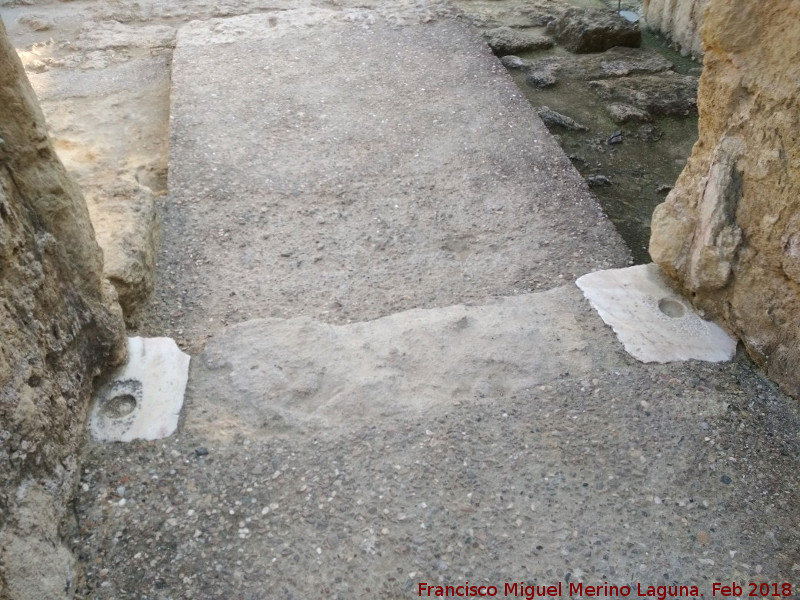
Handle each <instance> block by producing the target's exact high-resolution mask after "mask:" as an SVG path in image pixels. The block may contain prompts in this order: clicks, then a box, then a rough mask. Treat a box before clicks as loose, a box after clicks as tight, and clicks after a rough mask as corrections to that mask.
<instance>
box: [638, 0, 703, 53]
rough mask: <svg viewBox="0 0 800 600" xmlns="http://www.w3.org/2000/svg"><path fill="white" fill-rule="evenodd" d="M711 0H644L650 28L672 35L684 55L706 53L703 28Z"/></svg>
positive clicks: (645, 16) (644, 11)
mask: <svg viewBox="0 0 800 600" xmlns="http://www.w3.org/2000/svg"><path fill="white" fill-rule="evenodd" d="M707 6H708V0H644V1H643V3H642V10H643V14H644V19H645V22H646V23H647V27H649V28H650V29H652V30H653V31H658V32H660V33H663V34H664V35H666V36H667V37H669V38H670V39H671V40H672V41H674V42H675V43H676V44H677V45H678V47H679V48H680V50H681V52H682V53H683V54H688V55H691V56H694V57H696V58H697V57H700V56H702V55H703V48H702V41H701V35H700V30H701V27H702V26H703V13H704V12H705V9H706V7H707Z"/></svg>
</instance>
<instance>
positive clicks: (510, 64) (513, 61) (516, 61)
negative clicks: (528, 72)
mask: <svg viewBox="0 0 800 600" xmlns="http://www.w3.org/2000/svg"><path fill="white" fill-rule="evenodd" d="M500 62H501V63H503V66H504V67H505V68H506V69H524V68H525V67H527V66H528V65H529V63H528V61H527V60H523V59H521V58H520V57H519V56H514V55H513V54H507V55H506V56H504V57H503V58H501V59H500Z"/></svg>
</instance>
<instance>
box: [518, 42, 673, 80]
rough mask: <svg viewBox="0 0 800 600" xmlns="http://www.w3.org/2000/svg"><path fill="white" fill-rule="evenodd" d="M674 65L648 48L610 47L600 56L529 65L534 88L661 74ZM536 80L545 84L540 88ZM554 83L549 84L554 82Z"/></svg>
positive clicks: (559, 58) (549, 58)
mask: <svg viewBox="0 0 800 600" xmlns="http://www.w3.org/2000/svg"><path fill="white" fill-rule="evenodd" d="M673 68H674V65H673V64H672V63H671V62H670V61H668V60H667V59H666V58H664V57H663V56H662V55H661V54H659V53H658V52H656V51H655V50H651V49H649V48H645V49H638V48H611V49H610V50H606V51H605V52H602V53H599V54H588V55H580V56H547V57H544V58H540V59H537V60H534V61H531V62H530V69H531V77H532V79H533V81H532V82H531V85H534V87H547V85H553V83H555V82H556V78H557V79H558V80H562V81H563V80H578V81H588V80H592V79H612V78H616V77H626V76H629V75H645V74H652V73H661V72H663V71H669V70H671V69H673ZM536 81H541V82H543V85H537V83H536ZM551 81H552V83H549V82H551Z"/></svg>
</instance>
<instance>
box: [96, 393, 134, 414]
mask: <svg viewBox="0 0 800 600" xmlns="http://www.w3.org/2000/svg"><path fill="white" fill-rule="evenodd" d="M135 408H136V398H134V397H133V396H131V395H130V394H120V395H119V396H114V397H113V398H109V399H108V400H106V401H105V402H103V406H102V407H100V414H101V415H103V416H104V417H108V418H109V419H121V418H122V417H127V416H128V415H129V414H131V413H132V412H133V410H134V409H135Z"/></svg>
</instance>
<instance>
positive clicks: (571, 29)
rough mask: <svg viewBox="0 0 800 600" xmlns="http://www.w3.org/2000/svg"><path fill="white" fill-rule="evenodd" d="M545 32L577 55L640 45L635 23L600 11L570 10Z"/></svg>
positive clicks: (639, 34)
mask: <svg viewBox="0 0 800 600" xmlns="http://www.w3.org/2000/svg"><path fill="white" fill-rule="evenodd" d="M548 29H552V31H553V33H554V34H555V37H556V40H557V41H558V43H559V44H561V45H562V46H564V47H565V48H566V49H567V50H569V51H570V52H575V53H576V54H586V53H590V52H603V51H604V50H608V49H609V48H613V47H614V46H628V47H630V48H638V47H639V46H641V44H642V32H641V30H640V29H639V26H638V25H637V24H635V23H631V22H629V21H628V20H626V19H624V18H622V17H620V16H619V15H618V14H617V13H616V12H610V11H608V10H602V9H580V8H572V9H569V10H567V11H566V12H564V14H563V15H562V16H561V18H560V19H557V20H556V21H555V22H554V23H553V24H552V25H551V26H550V27H548Z"/></svg>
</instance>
